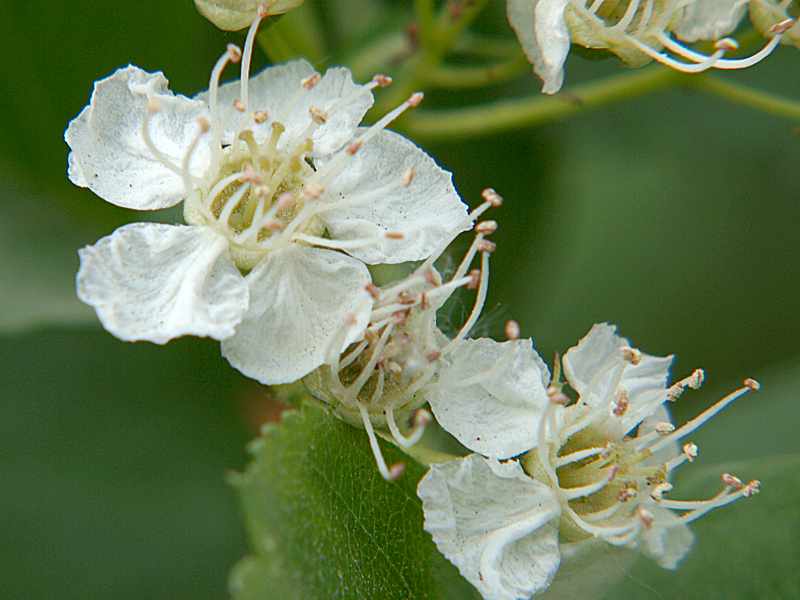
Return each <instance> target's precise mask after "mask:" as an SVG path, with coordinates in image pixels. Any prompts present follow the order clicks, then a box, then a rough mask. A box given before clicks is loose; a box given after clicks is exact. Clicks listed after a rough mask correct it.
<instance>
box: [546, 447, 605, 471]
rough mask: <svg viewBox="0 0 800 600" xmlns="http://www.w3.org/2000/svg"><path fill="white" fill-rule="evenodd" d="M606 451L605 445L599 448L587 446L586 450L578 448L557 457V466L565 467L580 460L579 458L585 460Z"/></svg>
mask: <svg viewBox="0 0 800 600" xmlns="http://www.w3.org/2000/svg"><path fill="white" fill-rule="evenodd" d="M605 451H606V449H605V447H603V448H599V447H595V448H586V449H585V450H577V451H575V452H571V453H569V454H565V455H564V456H559V457H558V458H556V468H561V467H565V466H567V465H571V464H572V463H575V462H578V461H579V460H584V459H585V458H592V457H594V456H599V455H601V454H603V453H604V452H605Z"/></svg>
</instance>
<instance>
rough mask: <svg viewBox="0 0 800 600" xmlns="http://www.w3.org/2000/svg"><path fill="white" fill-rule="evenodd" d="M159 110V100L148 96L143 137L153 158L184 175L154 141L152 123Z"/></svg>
mask: <svg viewBox="0 0 800 600" xmlns="http://www.w3.org/2000/svg"><path fill="white" fill-rule="evenodd" d="M159 110H161V105H160V104H159V103H158V100H156V99H155V98H148V99H147V112H146V113H145V115H144V121H143V122H142V139H143V140H144V145H145V146H147V149H148V150H150V153H151V154H152V155H153V158H155V159H156V160H157V161H158V162H160V163H161V164H162V165H164V166H165V167H166V168H167V169H169V170H170V171H173V172H174V173H176V174H178V175H180V176H181V177H183V171H182V170H181V169H180V168H179V167H178V166H176V165H175V164H174V163H173V162H172V161H171V160H170V159H169V158H167V156H166V155H165V154H164V153H163V152H161V151H160V150H159V149H158V148H157V147H156V145H155V144H154V143H153V138H152V137H150V123H151V121H152V119H153V115H154V114H156V113H157V112H158V111H159Z"/></svg>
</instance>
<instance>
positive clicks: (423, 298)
mask: <svg viewBox="0 0 800 600" xmlns="http://www.w3.org/2000/svg"><path fill="white" fill-rule="evenodd" d="M419 307H420V308H421V309H422V310H428V308H430V303H429V302H428V294H426V293H425V292H422V293H421V294H420V295H419Z"/></svg>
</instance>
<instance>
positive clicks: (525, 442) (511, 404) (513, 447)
mask: <svg viewBox="0 0 800 600" xmlns="http://www.w3.org/2000/svg"><path fill="white" fill-rule="evenodd" d="M548 379H549V373H548V371H547V367H546V366H545V365H544V363H543V362H542V359H541V358H539V355H538V354H537V353H536V351H535V350H534V349H533V342H532V341H531V340H530V339H524V340H514V341H508V342H503V343H498V342H496V341H494V340H491V339H487V338H480V339H477V340H465V341H464V342H462V343H460V344H458V346H456V348H455V350H453V352H452V353H451V354H450V355H449V356H448V357H447V358H446V360H445V363H444V365H443V366H442V368H441V370H440V372H439V381H438V383H437V384H436V385H435V386H433V387H432V388H431V392H430V393H429V394H428V397H427V399H428V401H429V402H430V405H431V408H432V409H433V414H434V415H435V416H436V420H437V421H438V422H439V424H440V425H441V426H442V427H444V428H445V429H446V430H447V431H448V432H449V433H450V434H452V435H453V436H455V438H456V439H457V440H458V441H459V442H461V443H462V444H463V445H464V446H466V447H467V448H469V449H470V450H473V451H475V452H480V453H481V454H483V455H485V456H490V457H493V458H500V459H502V458H509V457H511V456H516V455H517V454H521V453H523V452H525V451H527V450H530V449H531V448H532V447H533V446H535V445H536V438H537V432H538V428H539V420H540V419H541V417H542V415H543V414H544V411H545V410H546V409H547V406H548V398H547V392H546V391H545V389H546V386H547V383H546V381H547V380H548Z"/></svg>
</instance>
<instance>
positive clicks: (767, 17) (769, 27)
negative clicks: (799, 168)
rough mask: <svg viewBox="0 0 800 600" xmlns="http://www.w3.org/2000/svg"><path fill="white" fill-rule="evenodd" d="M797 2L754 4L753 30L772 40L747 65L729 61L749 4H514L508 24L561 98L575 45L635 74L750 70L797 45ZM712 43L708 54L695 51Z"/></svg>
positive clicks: (512, 0) (620, 0)
mask: <svg viewBox="0 0 800 600" xmlns="http://www.w3.org/2000/svg"><path fill="white" fill-rule="evenodd" d="M790 3H791V0H751V1H750V15H751V20H752V21H753V24H754V25H755V26H756V27H757V28H758V30H759V31H760V32H761V33H762V34H763V35H764V36H765V37H767V38H769V41H768V42H767V44H766V45H765V46H764V47H763V48H761V50H759V51H758V52H756V53H755V54H753V55H752V56H749V57H747V58H733V59H732V58H726V57H725V56H726V54H727V53H729V52H732V51H735V50H737V49H738V44H737V42H736V40H734V39H732V38H729V37H725V36H727V35H729V34H730V33H732V32H733V31H734V30H735V29H736V28H737V27H738V25H739V23H740V22H741V20H742V19H743V17H744V15H745V13H746V12H747V9H748V2H747V1H746V0H508V5H507V8H508V20H509V23H510V24H511V27H512V28H513V29H514V31H515V32H516V34H517V37H518V38H519V41H520V44H521V45H522V48H523V50H524V51H525V54H526V55H527V57H528V60H530V62H531V63H532V64H533V68H534V71H535V72H536V74H537V75H538V76H539V77H540V78H541V79H542V81H543V84H544V85H543V87H542V91H543V92H544V93H546V94H555V93H556V92H557V91H558V90H559V89H561V85H562V83H563V81H564V63H565V62H566V60H567V55H568V54H569V49H570V45H571V44H577V45H579V46H583V47H585V48H590V49H594V50H598V49H599V50H607V51H609V52H612V53H614V54H616V55H617V56H618V57H619V58H620V59H621V60H622V61H623V62H625V63H626V64H627V65H629V66H632V67H640V66H642V65H644V64H647V63H648V62H650V61H651V60H656V61H658V62H660V63H662V64H664V65H666V66H668V67H671V68H673V69H675V70H677V71H681V72H684V73H699V72H702V71H706V70H708V69H712V68H713V69H745V68H747V67H750V66H752V65H754V64H756V63H757V62H759V61H760V60H762V59H763V58H765V57H766V56H768V55H769V54H770V53H771V52H772V51H773V50H774V49H775V48H776V47H777V46H778V44H779V43H781V42H782V41H784V42H788V43H793V44H795V45H797V43H798V39H800V30H798V27H797V26H796V19H795V18H793V17H791V16H790V15H789V14H788V10H789V5H790ZM697 42H711V43H713V52H711V53H710V54H704V53H702V52H699V51H698V50H696V49H693V48H692V47H690V45H691V44H695V43H697Z"/></svg>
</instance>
